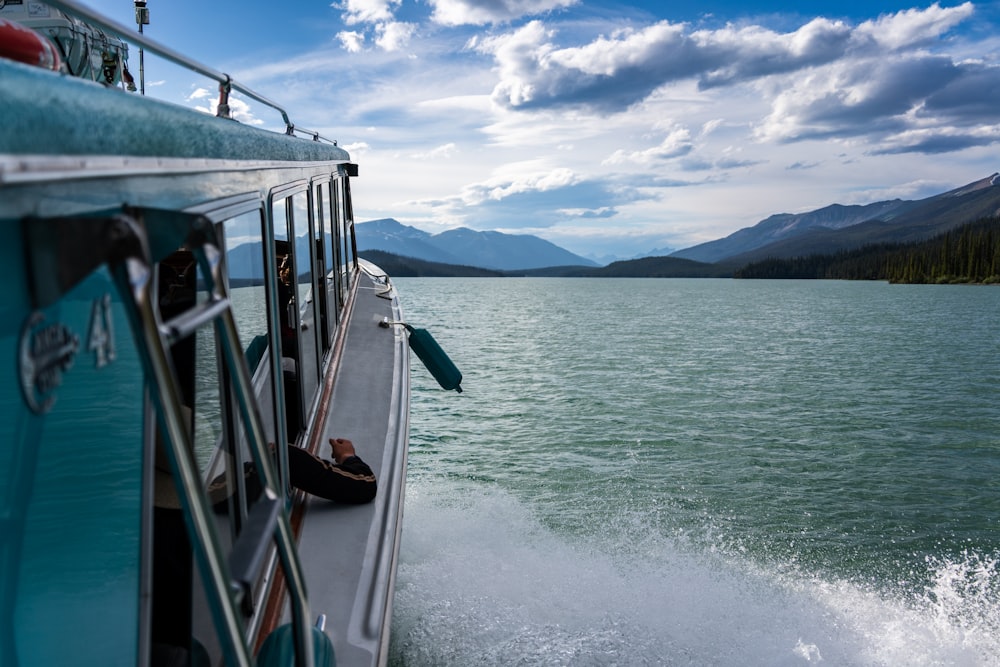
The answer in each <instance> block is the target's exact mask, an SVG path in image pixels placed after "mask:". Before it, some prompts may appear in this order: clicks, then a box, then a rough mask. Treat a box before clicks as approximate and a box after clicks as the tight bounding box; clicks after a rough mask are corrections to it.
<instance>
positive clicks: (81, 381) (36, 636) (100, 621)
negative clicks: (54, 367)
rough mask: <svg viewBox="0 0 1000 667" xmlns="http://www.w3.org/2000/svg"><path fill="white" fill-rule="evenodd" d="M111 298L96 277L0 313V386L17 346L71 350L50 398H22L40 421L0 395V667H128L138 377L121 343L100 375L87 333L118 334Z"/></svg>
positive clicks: (1, 388) (137, 577) (9, 392)
mask: <svg viewBox="0 0 1000 667" xmlns="http://www.w3.org/2000/svg"><path fill="white" fill-rule="evenodd" d="M5 236H6V237H7V238H8V239H12V238H13V236H12V235H11V234H9V233H7V234H5ZM21 254H22V253H21V252H20V246H19V244H18V243H7V244H3V245H2V246H0V261H3V262H5V266H7V267H9V268H11V269H16V268H17V267H18V265H19V264H20V263H21V260H20V255H21ZM113 293H114V290H113V288H112V285H111V281H110V276H109V275H108V273H107V271H106V270H100V271H96V272H95V273H93V274H92V275H91V276H90V277H88V278H87V279H86V280H84V281H83V282H82V283H80V284H79V285H77V286H76V287H75V288H74V289H73V290H71V291H70V292H69V293H68V294H66V296H65V297H64V298H63V299H61V300H60V301H58V302H57V303H55V304H53V305H52V306H50V307H48V308H46V309H44V310H41V311H36V315H35V317H34V319H32V318H30V317H29V316H30V315H31V311H30V310H28V308H27V303H25V302H24V301H23V294H20V290H9V291H7V294H8V295H14V294H18V295H19V296H22V298H21V299H13V300H12V299H5V301H4V307H3V317H2V318H0V374H2V375H0V376H2V377H6V378H9V379H13V378H18V377H23V375H24V371H25V369H24V363H23V360H24V352H23V348H24V347H25V346H29V347H30V346H38V345H41V343H40V341H41V340H42V339H44V338H46V334H45V332H46V331H54V330H59V331H63V332H65V333H66V334H67V335H68V336H69V338H70V339H71V340H73V341H74V343H75V346H76V351H75V352H74V353H73V354H72V355H71V362H70V364H68V367H66V369H65V371H64V372H60V373H59V375H58V378H55V379H56V380H58V384H57V385H56V386H51V387H50V388H49V389H48V390H46V391H38V388H37V386H34V387H32V388H30V389H28V393H31V394H34V396H33V397H32V398H33V400H36V401H39V402H46V403H47V402H48V401H51V404H50V407H49V409H48V411H47V412H45V413H44V414H35V413H33V412H32V411H31V410H30V409H29V408H28V403H27V401H26V400H25V398H24V397H22V395H21V393H22V391H24V389H23V388H19V387H18V383H17V382H11V381H8V382H4V383H0V396H2V399H0V400H2V404H3V405H4V416H5V418H4V419H3V420H0V442H3V443H5V446H4V448H3V460H4V462H5V463H6V465H4V466H2V469H3V470H4V474H3V475H2V476H0V491H2V493H0V498H2V499H3V506H2V508H0V510H2V514H3V515H5V516H6V517H7V519H8V521H11V522H12V523H20V528H21V529H23V532H19V531H17V530H12V528H14V526H11V525H8V526H5V530H4V533H5V534H4V542H5V544H4V546H3V552H4V555H5V556H6V557H7V559H8V560H7V562H6V563H5V570H4V571H3V572H0V576H3V577H5V578H6V581H5V582H4V589H5V590H6V594H5V595H4V596H3V598H2V600H0V604H2V605H4V606H5V607H6V608H5V609H3V610H2V612H0V613H2V614H3V615H4V616H7V615H9V616H10V621H11V624H10V625H9V626H7V627H8V628H13V635H14V636H13V637H4V638H3V641H2V643H3V645H4V648H3V649H2V650H3V654H4V657H5V658H7V659H6V660H4V664H19V665H60V664H61V665H70V664H74V665H78V664H85V663H86V661H87V660H88V659H89V658H86V657H85V656H100V660H102V662H103V664H108V665H134V664H137V658H138V654H137V651H138V647H139V634H138V629H139V628H140V627H141V624H140V623H139V605H138V604H137V600H138V599H139V597H140V592H141V591H140V581H141V571H140V570H141V558H140V553H141V542H142V539H141V531H142V526H141V518H142V517H141V507H142V502H141V493H142V479H141V477H137V476H136V474H135V471H136V470H137V469H141V467H142V457H143V444H142V443H143V439H142V428H143V425H142V421H143V417H142V416H143V410H142V405H143V400H142V379H141V378H142V374H141V370H140V368H139V365H138V360H137V358H136V355H135V350H134V348H133V346H132V345H131V341H130V339H129V337H128V336H118V337H116V338H115V339H114V355H115V360H114V362H113V363H110V364H105V365H103V366H100V367H99V364H98V357H99V356H100V355H101V354H104V353H106V352H107V350H108V348H107V347H104V345H105V343H104V342H100V341H97V340H96V339H95V338H94V337H93V336H92V335H91V334H92V333H93V332H94V331H100V330H108V329H109V328H110V329H113V330H117V331H119V332H127V331H128V325H127V322H126V321H125V319H124V315H123V313H122V310H121V307H120V305H119V304H116V303H114V302H113V301H107V300H106V298H107V297H109V296H110V295H112V294H113ZM15 302H20V303H15ZM95 316H96V318H98V319H97V320H96V321H95ZM26 322H31V323H32V324H31V326H27V325H24V323H26ZM95 325H96V326H97V328H96V329H95ZM91 343H93V344H94V347H93V348H92V349H88V345H89V344H91ZM15 540H16V541H17V542H18V543H15ZM14 591H16V595H12V592H14ZM11 655H13V656H14V660H13V661H12V660H10V656H11Z"/></svg>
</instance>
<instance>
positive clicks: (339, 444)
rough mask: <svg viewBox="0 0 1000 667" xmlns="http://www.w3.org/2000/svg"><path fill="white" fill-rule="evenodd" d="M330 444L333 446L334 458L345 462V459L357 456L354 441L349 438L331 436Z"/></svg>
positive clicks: (338, 461)
mask: <svg viewBox="0 0 1000 667" xmlns="http://www.w3.org/2000/svg"><path fill="white" fill-rule="evenodd" d="M330 446H331V447H333V460H334V461H336V462H337V463H343V462H344V459H349V458H351V457H352V456H357V455H356V454H355V453H354V443H353V442H351V441H350V440H348V439H347V438H336V439H334V438H330Z"/></svg>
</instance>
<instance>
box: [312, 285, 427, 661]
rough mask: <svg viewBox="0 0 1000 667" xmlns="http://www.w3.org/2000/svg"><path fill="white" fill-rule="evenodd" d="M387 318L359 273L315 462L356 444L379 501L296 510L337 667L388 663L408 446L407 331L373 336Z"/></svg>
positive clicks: (380, 289)
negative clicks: (336, 445)
mask: <svg viewBox="0 0 1000 667" xmlns="http://www.w3.org/2000/svg"><path fill="white" fill-rule="evenodd" d="M387 297H388V298H387ZM385 317H387V318H389V319H390V320H399V319H400V317H401V314H400V312H399V305H398V302H397V301H396V300H395V291H394V290H392V291H391V292H387V291H386V285H384V284H380V283H378V282H376V281H373V279H372V278H371V277H370V276H369V275H367V274H365V273H362V275H361V278H360V283H359V286H358V290H357V296H356V304H355V308H354V312H353V315H352V317H351V322H350V323H349V326H348V329H347V337H346V339H345V340H344V354H343V355H342V357H341V359H342V360H341V363H340V366H339V368H338V369H337V370H336V375H335V376H334V378H333V392H332V397H331V401H330V408H329V412H328V414H327V418H326V423H325V425H324V427H323V432H322V435H321V439H320V448H319V452H318V453H319V455H320V456H322V457H323V458H330V457H331V454H330V446H329V444H328V439H329V438H348V439H350V440H352V441H353V442H354V445H355V447H356V449H357V453H358V455H359V456H360V457H361V458H362V459H364V460H365V462H367V463H368V464H369V465H370V466H371V468H372V470H373V471H374V472H375V476H376V478H377V480H378V494H377V495H376V498H375V500H374V502H372V503H369V504H366V505H357V506H350V505H340V504H337V503H332V502H330V501H327V500H323V499H320V498H315V497H307V498H305V499H304V505H305V506H304V508H302V509H304V519H303V521H302V528H301V533H300V537H299V557H300V560H301V562H302V566H303V570H304V573H305V578H306V582H307V592H308V595H309V603H310V607H311V608H312V611H313V614H316V615H318V614H325V615H326V616H327V625H326V631H327V634H328V635H330V637H331V638H332V639H333V641H334V646H335V649H336V656H337V664H338V665H341V666H342V667H352V666H355V665H373V664H384V663H385V661H386V659H387V653H388V641H389V628H388V622H389V617H390V613H391V605H392V591H393V584H394V581H393V579H394V577H395V574H394V573H395V566H394V563H395V559H396V555H397V553H398V550H399V534H400V528H401V523H402V505H403V491H404V484H405V478H406V447H407V444H408V439H409V432H408V431H409V429H408V425H407V424H408V420H407V417H406V415H407V413H408V411H409V386H408V383H409V374H408V366H409V357H408V348H407V341H406V333H405V331H404V329H403V328H402V327H399V326H393V327H390V328H384V327H379V326H378V322H379V321H381V320H382V318H385ZM373 379H377V381H376V380H373ZM390 383H391V384H392V385H393V386H389V385H390ZM386 397H392V399H391V400H390V401H387V399H386Z"/></svg>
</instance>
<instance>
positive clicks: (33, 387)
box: [18, 311, 80, 415]
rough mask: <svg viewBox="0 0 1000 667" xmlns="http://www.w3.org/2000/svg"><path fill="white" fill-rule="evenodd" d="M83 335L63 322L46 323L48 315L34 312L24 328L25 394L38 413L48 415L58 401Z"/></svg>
mask: <svg viewBox="0 0 1000 667" xmlns="http://www.w3.org/2000/svg"><path fill="white" fill-rule="evenodd" d="M79 349H80V338H79V336H77V335H76V334H74V333H73V332H72V331H71V330H70V328H69V327H67V326H66V325H64V324H61V323H59V322H56V323H55V324H48V325H46V324H45V315H44V314H43V313H41V312H38V311H36V312H34V313H32V314H31V315H30V316H29V317H28V319H27V320H25V322H24V326H23V327H21V343H20V352H19V354H18V366H19V370H20V373H21V393H22V394H23V396H24V401H25V403H27V404H28V407H29V408H31V411H32V412H34V413H35V414H39V415H41V414H45V413H46V412H48V411H49V410H51V409H52V406H53V405H54V404H55V402H56V397H55V390H56V389H57V388H58V387H59V385H61V384H62V376H63V373H65V372H66V371H68V370H69V369H70V368H72V367H73V360H74V358H75V357H76V353H77V350H79Z"/></svg>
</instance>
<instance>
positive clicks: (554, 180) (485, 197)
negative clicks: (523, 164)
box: [462, 167, 580, 205]
mask: <svg viewBox="0 0 1000 667" xmlns="http://www.w3.org/2000/svg"><path fill="white" fill-rule="evenodd" d="M579 181H580V177H579V176H578V175H577V174H575V173H574V172H573V171H572V170H571V169H567V168H564V167H560V168H557V169H552V170H548V171H538V172H533V173H527V174H520V175H518V176H517V177H516V178H504V177H497V178H494V179H490V180H489V181H486V182H484V183H476V184H473V185H469V186H466V187H465V188H464V190H463V192H462V200H463V201H464V202H465V203H466V204H473V205H474V204H481V203H483V202H485V201H500V200H502V199H506V198H507V197H511V196H513V195H518V194H525V193H528V192H547V191H550V190H557V189H560V188H565V187H568V186H570V185H574V184H576V183H578V182H579Z"/></svg>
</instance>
